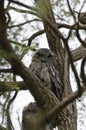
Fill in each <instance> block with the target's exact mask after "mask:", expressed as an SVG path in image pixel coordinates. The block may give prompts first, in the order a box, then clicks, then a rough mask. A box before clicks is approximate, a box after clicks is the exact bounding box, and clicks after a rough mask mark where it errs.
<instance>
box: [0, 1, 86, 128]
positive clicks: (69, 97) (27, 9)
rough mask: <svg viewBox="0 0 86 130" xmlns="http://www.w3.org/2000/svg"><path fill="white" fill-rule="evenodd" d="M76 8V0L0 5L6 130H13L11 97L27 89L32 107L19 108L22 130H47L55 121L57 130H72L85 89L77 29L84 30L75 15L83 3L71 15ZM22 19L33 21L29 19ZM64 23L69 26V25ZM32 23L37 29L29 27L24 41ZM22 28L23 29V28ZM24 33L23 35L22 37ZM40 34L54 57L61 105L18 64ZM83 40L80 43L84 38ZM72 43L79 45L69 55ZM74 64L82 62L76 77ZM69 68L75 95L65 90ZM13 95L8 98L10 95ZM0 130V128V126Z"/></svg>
mask: <svg viewBox="0 0 86 130" xmlns="http://www.w3.org/2000/svg"><path fill="white" fill-rule="evenodd" d="M4 2H5V8H4ZM71 3H73V5H72V7H71V6H70V5H71ZM77 4H78V2H77V1H70V2H69V1H68V0H67V1H65V2H64V1H62V0H61V1H50V0H44V1H41V0H35V1H34V2H33V6H29V5H27V2H26V4H25V3H24V2H21V1H20V2H19V1H13V0H8V1H6V0H4V1H3V0H1V5H0V9H1V12H0V54H1V58H0V65H1V69H0V72H1V81H2V82H0V92H1V97H2V98H3V99H4V101H5V102H4V105H3V101H2V102H1V106H2V107H3V117H4V118H2V124H3V121H4V119H6V123H5V126H6V129H9V130H11V129H14V128H13V125H12V120H11V117H10V106H11V104H12V102H13V101H14V99H15V98H16V95H17V93H18V91H19V90H29V91H30V92H31V94H32V95H33V96H34V98H35V101H36V102H37V106H36V105H35V103H33V104H29V106H27V107H26V108H25V109H24V111H23V122H22V123H23V125H22V126H23V127H22V129H23V130H27V129H31V130H36V129H37V130H38V129H39V130H42V129H43V130H48V129H49V127H50V126H49V124H50V123H51V122H52V120H56V121H57V126H58V129H59V130H65V129H66V130H77V110H76V103H75V99H77V98H78V97H80V96H81V95H82V93H83V92H84V90H85V86H86V76H85V62H86V58H85V57H86V43H85V40H83V39H82V37H81V32H80V31H81V30H82V32H85V29H86V25H85V22H84V24H83V22H81V20H80V13H82V9H83V7H84V5H85V1H83V2H82V5H81V3H80V5H81V6H80V10H79V11H78V14H76V12H75V11H76V8H77ZM64 5H66V9H64V8H63V7H64ZM21 7H22V8H21ZM11 11H13V13H14V12H15V13H16V12H17V13H19V14H23V15H22V19H23V20H26V21H24V22H23V23H20V24H18V21H19V19H18V21H17V20H16V21H17V23H16V22H15V23H14V21H12V16H11ZM13 13H12V15H13ZM28 15H31V16H32V15H33V16H32V17H29V16H28ZM30 18H32V19H30ZM28 19H30V20H28ZM70 19H71V22H70V24H69V20H70ZM23 20H22V21H23ZM33 21H34V22H35V24H37V26H35V28H37V30H38V31H37V32H36V33H34V34H32V36H31V37H29V38H28V35H29V34H28V33H30V30H29V27H30V26H33V24H32V22H33ZM79 21H80V22H81V23H80V22H79ZM19 22H20V21H19ZM38 23H39V26H38ZM40 23H42V24H43V27H41V25H40ZM26 24H27V25H29V26H28V28H27V25H26ZM23 25H24V26H25V27H24V26H23ZM38 27H39V29H38ZM14 28H15V29H14ZM62 28H65V29H67V32H66V33H65V32H64V31H63V30H61V29H62ZM33 29H34V28H33ZM24 30H25V31H26V32H27V33H25V31H24ZM43 33H45V34H46V38H47V41H48V45H49V48H50V49H51V50H52V51H53V52H54V53H55V55H56V56H57V59H58V66H57V67H58V70H59V79H60V81H61V84H62V86H63V95H62V102H59V100H58V99H57V98H56V97H55V95H54V94H53V93H52V92H51V91H49V90H48V89H45V88H44V87H43V83H41V81H40V80H39V79H38V78H37V77H36V76H35V75H34V74H33V73H31V72H30V70H28V68H27V67H25V66H24V65H23V63H22V62H21V60H22V58H23V57H24V56H25V54H27V53H28V51H30V50H32V51H35V50H36V49H37V48H38V43H36V42H33V40H34V39H35V38H36V37H37V36H39V35H41V34H43ZM83 37H84V38H85V35H84V34H83ZM72 38H73V39H76V38H77V39H78V41H79V45H80V46H79V47H78V48H77V47H76V48H75V49H74V50H73V51H70V48H72V45H71V44H73V43H71V39H72ZM26 41H28V44H26ZM72 41H73V40H72ZM73 42H74V41H73ZM11 44H12V45H11ZM32 44H33V45H32ZM43 44H44V42H43ZM74 44H75V42H74ZM69 45H70V46H69ZM80 59H82V63H81V70H80V73H81V77H80V76H78V73H77V71H76V68H75V66H74V63H73V62H76V61H78V60H80ZM69 67H71V69H72V71H73V73H74V77H75V80H76V83H77V90H76V92H72V89H71V84H70V78H69V76H70V73H69ZM16 75H20V76H21V77H22V79H23V82H18V81H16ZM81 80H82V81H81ZM40 88H41V89H40ZM13 90H14V93H13V92H12V91H13ZM34 90H35V91H34ZM7 91H9V93H7ZM46 97H47V98H46ZM40 99H41V100H40ZM43 104H44V105H43ZM68 104H69V105H68ZM67 105H68V106H67ZM44 106H46V107H44ZM47 108H48V109H47ZM28 124H29V125H28ZM0 127H1V129H2V130H3V129H5V128H4V127H2V125H1V126H0Z"/></svg>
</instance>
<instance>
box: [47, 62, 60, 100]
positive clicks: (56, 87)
mask: <svg viewBox="0 0 86 130" xmlns="http://www.w3.org/2000/svg"><path fill="white" fill-rule="evenodd" d="M48 71H49V74H50V78H51V83H52V91H53V92H54V94H55V95H56V96H57V98H58V99H61V96H62V86H61V84H60V79H59V75H58V71H57V69H56V68H55V66H54V65H53V64H49V65H48Z"/></svg>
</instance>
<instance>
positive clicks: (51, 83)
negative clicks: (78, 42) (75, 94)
mask: <svg viewBox="0 0 86 130" xmlns="http://www.w3.org/2000/svg"><path fill="white" fill-rule="evenodd" d="M29 69H30V71H32V72H33V73H34V74H35V75H36V76H37V77H38V78H39V79H40V80H41V81H42V82H43V83H44V85H45V87H48V88H49V89H50V90H51V91H53V93H54V94H55V95H56V96H57V98H58V99H59V100H60V99H61V94H62V88H61V85H60V79H59V76H58V69H57V61H56V57H55V55H54V53H53V52H52V51H51V50H49V49H46V48H42V49H39V50H37V52H36V53H35V54H34V56H33V59H32V62H31V64H30V66H29Z"/></svg>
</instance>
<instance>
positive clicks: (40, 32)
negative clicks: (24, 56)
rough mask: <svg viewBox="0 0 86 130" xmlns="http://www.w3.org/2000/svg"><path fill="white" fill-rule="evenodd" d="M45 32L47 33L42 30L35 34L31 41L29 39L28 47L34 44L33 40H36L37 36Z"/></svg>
mask: <svg viewBox="0 0 86 130" xmlns="http://www.w3.org/2000/svg"><path fill="white" fill-rule="evenodd" d="M44 32H45V31H44V30H40V31H38V32H36V33H34V34H33V35H32V36H31V37H30V38H29V39H27V40H28V46H30V45H31V42H32V40H33V39H35V38H36V37H37V36H39V35H41V34H43V33H44Z"/></svg>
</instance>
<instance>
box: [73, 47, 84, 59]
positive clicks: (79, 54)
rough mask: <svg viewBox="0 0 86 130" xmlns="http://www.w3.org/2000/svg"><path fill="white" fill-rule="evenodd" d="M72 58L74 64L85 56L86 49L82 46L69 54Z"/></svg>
mask: <svg viewBox="0 0 86 130" xmlns="http://www.w3.org/2000/svg"><path fill="white" fill-rule="evenodd" d="M71 54H72V57H73V62H76V61H78V60H80V59H82V58H84V57H85V56H86V48H85V47H83V46H82V45H81V46H80V47H78V48H77V49H75V50H74V51H72V52H71Z"/></svg>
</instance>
